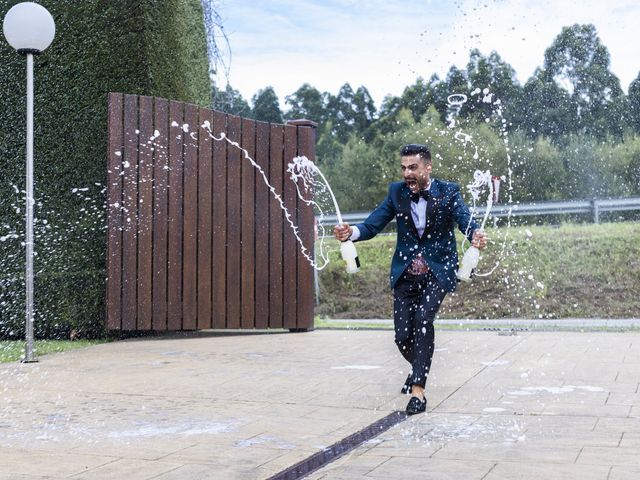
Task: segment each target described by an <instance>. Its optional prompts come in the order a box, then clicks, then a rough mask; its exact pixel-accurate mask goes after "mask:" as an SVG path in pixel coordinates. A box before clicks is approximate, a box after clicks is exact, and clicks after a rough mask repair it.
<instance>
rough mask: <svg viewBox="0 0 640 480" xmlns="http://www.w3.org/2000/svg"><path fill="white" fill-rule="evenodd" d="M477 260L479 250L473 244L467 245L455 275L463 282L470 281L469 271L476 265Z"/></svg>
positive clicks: (478, 258)
mask: <svg viewBox="0 0 640 480" xmlns="http://www.w3.org/2000/svg"><path fill="white" fill-rule="evenodd" d="M479 260H480V250H478V248H476V247H474V246H471V247H469V248H468V249H467V251H466V252H464V256H463V257H462V262H460V268H458V272H457V273H456V275H457V277H458V278H459V279H460V280H462V281H463V282H468V281H470V280H471V273H472V272H473V269H474V268H476V267H477V266H478V261H479Z"/></svg>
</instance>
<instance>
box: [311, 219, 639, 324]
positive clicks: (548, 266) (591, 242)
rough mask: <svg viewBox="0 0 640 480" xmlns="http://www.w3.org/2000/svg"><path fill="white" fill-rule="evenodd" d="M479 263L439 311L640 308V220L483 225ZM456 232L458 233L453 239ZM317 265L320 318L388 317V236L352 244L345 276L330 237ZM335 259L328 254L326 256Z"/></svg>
mask: <svg viewBox="0 0 640 480" xmlns="http://www.w3.org/2000/svg"><path fill="white" fill-rule="evenodd" d="M488 234H489V236H490V238H491V239H492V243H491V244H490V245H489V247H488V248H487V250H485V251H484V252H483V256H482V258H481V260H480V265H479V268H478V270H479V271H480V272H481V273H482V272H488V271H490V270H492V269H493V268H494V267H495V270H494V271H493V273H491V274H490V275H488V276H485V277H475V278H474V279H473V280H472V282H470V283H468V284H467V283H461V284H458V289H457V291H456V292H455V293H454V294H450V295H448V296H447V298H446V299H445V301H444V303H443V305H442V307H441V309H440V313H439V316H440V317H441V318H568V317H586V318H595V317H599V318H629V317H638V316H639V315H640V300H639V299H638V298H639V293H638V292H640V242H638V239H639V238H640V224H639V223H637V222H617V223H603V224H598V225H594V224H565V225H560V226H523V227H512V228H508V229H507V228H499V229H496V230H492V229H489V230H488ZM460 241H461V235H459V236H458V245H460ZM329 246H330V248H331V250H332V251H331V254H330V255H331V259H332V262H331V263H330V264H329V265H328V266H327V267H326V268H325V269H324V270H322V271H321V272H320V275H319V278H320V305H319V306H318V307H317V308H316V314H317V315H319V316H320V317H321V318H361V319H366V318H392V316H393V315H392V292H391V290H390V288H389V285H388V276H389V266H390V264H391V257H392V255H393V252H394V249H395V235H391V236H378V237H376V238H374V239H372V240H369V241H367V242H358V243H356V247H357V249H358V254H359V257H360V261H361V263H362V268H361V270H360V271H359V272H358V273H357V274H355V275H349V274H347V273H346V272H345V270H344V262H342V260H340V259H339V252H338V245H337V241H335V240H333V239H331V240H329ZM333 260H335V261H333Z"/></svg>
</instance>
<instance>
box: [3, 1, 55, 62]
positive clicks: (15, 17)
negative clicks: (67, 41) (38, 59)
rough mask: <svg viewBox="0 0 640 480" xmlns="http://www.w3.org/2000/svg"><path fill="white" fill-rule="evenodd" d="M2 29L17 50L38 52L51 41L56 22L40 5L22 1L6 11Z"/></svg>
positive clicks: (10, 43)
mask: <svg viewBox="0 0 640 480" xmlns="http://www.w3.org/2000/svg"><path fill="white" fill-rule="evenodd" d="M2 30H3V31H4V36H5V38H6V39H7V42H9V45H11V46H12V47H13V48H15V49H16V50H18V52H25V53H40V52H42V51H43V50H45V49H46V48H47V47H48V46H49V45H51V42H53V37H54V36H55V34H56V24H55V22H54V21H53V17H52V16H51V14H50V13H49V11H48V10H47V9H46V8H44V7H43V6H42V5H39V4H37V3H33V2H23V3H18V4H17V5H14V6H13V7H11V9H10V10H9V11H8V12H7V14H6V15H5V17H4V23H3V25H2Z"/></svg>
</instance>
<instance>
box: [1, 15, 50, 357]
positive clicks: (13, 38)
mask: <svg viewBox="0 0 640 480" xmlns="http://www.w3.org/2000/svg"><path fill="white" fill-rule="evenodd" d="M2 29H3V31H4V36H5V38H6V39H7V42H8V43H9V45H11V46H12V47H13V48H15V49H16V50H17V52H18V53H20V54H23V55H25V56H26V57H27V190H26V192H27V193H26V204H27V205H26V207H27V208H26V219H25V221H26V240H25V246H26V250H27V262H26V263H27V266H26V275H25V283H26V297H27V298H26V347H25V357H24V362H26V363H29V362H35V361H37V360H36V359H35V358H34V355H33V204H34V199H33V56H34V55H37V54H39V53H40V52H42V51H43V50H45V49H46V48H47V47H48V46H49V45H51V42H52V41H53V37H54V36H55V34H56V25H55V23H54V21H53V17H52V16H51V14H50V13H49V11H48V10H47V9H46V8H44V7H43V6H42V5H38V4H37V3H33V2H23V3H19V4H17V5H14V6H13V7H12V8H11V9H10V10H9V11H8V12H7V14H6V15H5V17H4V23H3V25H2Z"/></svg>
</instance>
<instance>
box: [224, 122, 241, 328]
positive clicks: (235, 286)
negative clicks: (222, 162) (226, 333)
mask: <svg viewBox="0 0 640 480" xmlns="http://www.w3.org/2000/svg"><path fill="white" fill-rule="evenodd" d="M241 135H242V125H241V119H240V117H236V116H233V115H229V116H228V118H227V136H228V137H229V140H231V141H232V142H237V143H240V142H241V140H242V138H241ZM241 162H243V160H242V152H241V150H240V149H239V148H237V147H235V146H232V145H229V146H228V148H227V328H240V314H241V311H240V289H241V288H242V285H241V284H240V269H241V264H240V253H241V252H240V249H241V245H240V241H241V240H242V238H241V217H240V216H241V204H240V202H241V188H242V182H241V180H242V178H241V172H242V163H241Z"/></svg>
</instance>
